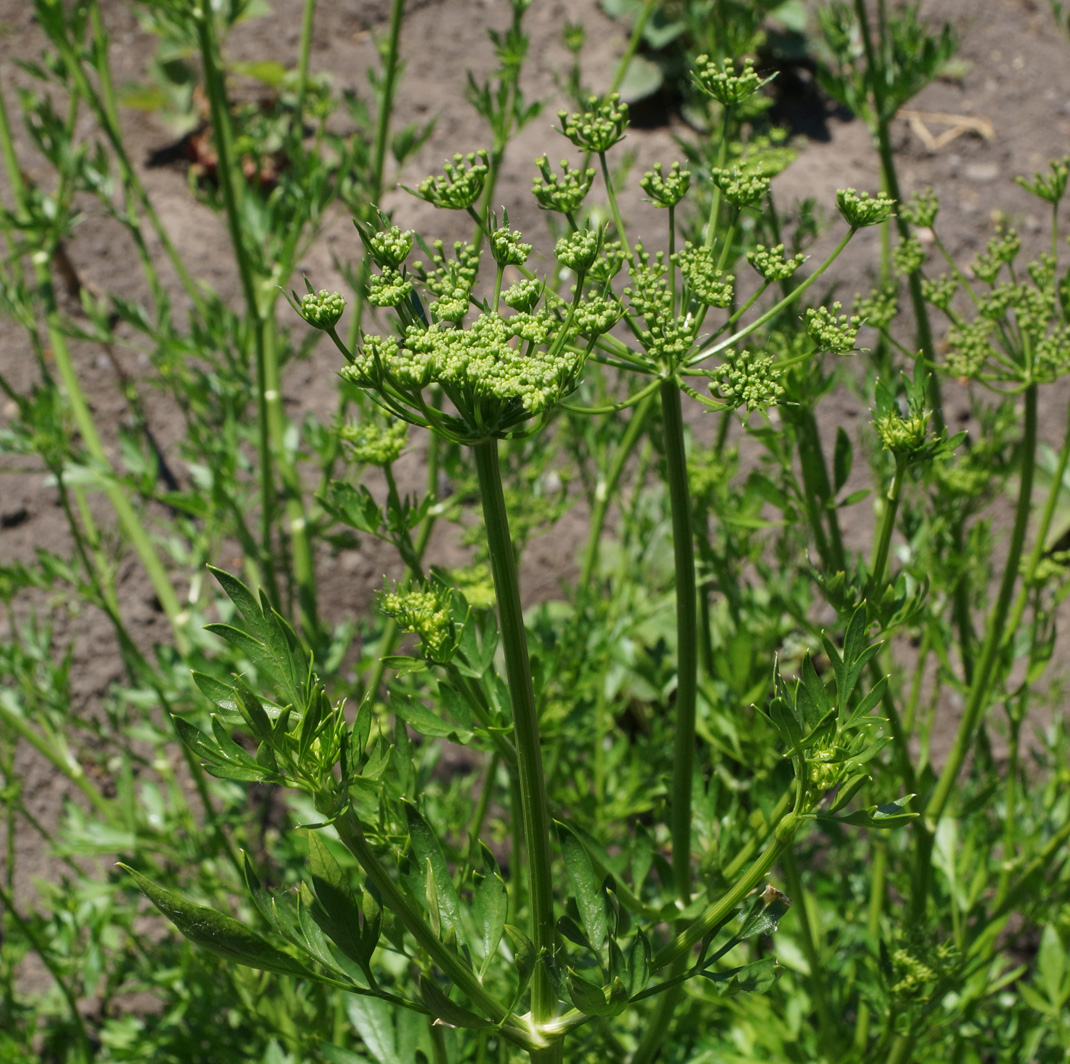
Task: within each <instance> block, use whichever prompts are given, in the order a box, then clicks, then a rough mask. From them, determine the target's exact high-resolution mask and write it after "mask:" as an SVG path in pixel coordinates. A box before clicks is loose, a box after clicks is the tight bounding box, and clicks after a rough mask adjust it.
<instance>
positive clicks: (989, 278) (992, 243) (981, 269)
mask: <svg viewBox="0 0 1070 1064" xmlns="http://www.w3.org/2000/svg"><path fill="white" fill-rule="evenodd" d="M1021 246H1022V242H1021V240H1020V239H1019V237H1018V234H1017V232H1015V230H1013V229H1011V228H1010V226H1007V225H1004V224H1003V223H1002V222H1000V223H999V224H998V225H997V226H996V234H995V236H993V237H992V239H991V240H989V242H988V244H987V246H986V247H985V250H984V251H983V252H981V254H980V255H978V256H977V258H976V259H974V261H973V262H972V263H971V265H970V268H971V269H972V270H973V272H974V275H975V276H977V277H979V278H980V279H981V280H982V281H984V283H985V284H992V282H993V281H995V279H996V276H997V275H998V274H999V271H1000V269H1001V268H1002V267H1003V266H1004V265H1007V266H1009V265H1010V264H1011V263H1012V262H1014V260H1015V259H1016V258H1017V257H1018V250H1019V248H1020V247H1021Z"/></svg>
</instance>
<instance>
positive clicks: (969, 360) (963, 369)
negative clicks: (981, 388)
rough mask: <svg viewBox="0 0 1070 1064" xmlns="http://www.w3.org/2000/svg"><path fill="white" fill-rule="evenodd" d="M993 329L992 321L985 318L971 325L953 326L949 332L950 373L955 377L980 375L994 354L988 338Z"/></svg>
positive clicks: (948, 363) (948, 369)
mask: <svg viewBox="0 0 1070 1064" xmlns="http://www.w3.org/2000/svg"><path fill="white" fill-rule="evenodd" d="M991 331H992V323H991V322H990V321H987V320H985V319H984V318H981V319H979V320H977V321H975V322H973V323H972V324H969V325H955V326H952V328H951V329H950V330H949V331H948V334H947V343H948V352H947V371H948V373H950V374H951V375H952V376H953V377H965V378H976V377H979V376H980V375H981V372H982V371H983V370H984V367H985V365H986V364H987V362H988V359H989V356H990V355H991V354H992V345H991V343H990V342H989V339H988V335H989V333H990V332H991Z"/></svg>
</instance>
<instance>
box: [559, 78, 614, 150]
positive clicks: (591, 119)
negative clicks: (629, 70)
mask: <svg viewBox="0 0 1070 1064" xmlns="http://www.w3.org/2000/svg"><path fill="white" fill-rule="evenodd" d="M557 117H558V120H559V121H560V122H561V129H560V132H561V133H563V134H564V135H565V136H566V137H568V139H569V140H570V141H572V143H573V144H575V145H576V147H577V148H582V149H583V150H584V151H589V152H592V153H594V154H596V155H600V154H602V153H603V152H607V151H609V149H610V148H612V147H613V145H614V144H619V143H620V141H622V140H623V139H624V135H625V131H626V130H627V128H628V105H627V104H626V103H622V102H621V98H620V93H617V92H615V93H613V94H612V95H611V96H610V97H609V99H608V100H606V101H605V102H604V103H600V102H599V100H598V97H597V96H592V97H591V98H590V99H589V100H588V103H587V110H586V111H584V112H582V113H579V114H569V113H568V111H558V112H557Z"/></svg>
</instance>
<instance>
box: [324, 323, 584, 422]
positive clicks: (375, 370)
mask: <svg viewBox="0 0 1070 1064" xmlns="http://www.w3.org/2000/svg"><path fill="white" fill-rule="evenodd" d="M525 323H526V324H527V325H538V326H540V328H539V329H538V330H537V331H535V332H533V333H529V336H530V341H531V343H530V344H529V347H528V349H521V348H520V347H518V346H516V344H515V341H514V337H515V336H516V335H518V333H519V332H520V331H521V330H522V329H523V328H524V325H525ZM553 327H554V319H553V318H552V317H550V316H548V315H546V314H543V315H542V316H541V317H540V316H538V315H536V316H527V317H524V316H521V315H514V316H513V317H512V318H502V317H500V316H499V315H498V314H496V313H493V312H484V313H482V314H480V315H479V316H478V317H477V318H476V319H475V321H474V322H473V323H472V325H471V326H470V327H469V328H467V329H460V328H452V327H444V326H441V325H433V326H431V327H425V326H423V325H422V324H415V325H410V326H409V327H408V328H407V329H406V331H405V334H404V336H403V337H402V338H401V339H400V340H397V339H394V338H392V337H383V336H366V337H365V338H364V343H363V346H362V347H361V349H360V350H359V351H358V352H357V354H356V355H355V356H354V358H353V361H352V362H351V363H350V364H349V365H347V366H344V367H343V368H342V370H341V375H342V377H343V379H345V380H347V381H350V382H351V383H353V384H355V385H357V386H358V387H362V388H370V389H373V390H374V391H375V393H376V399H377V401H378V402H379V403H380V405H382V406H383V407H385V408H386V409H387V410H388V411H390V412H391V413H392V414H394V415H395V416H397V417H399V418H401V419H403V420H405V421H409V422H411V423H413V424H416V425H426V426H430V427H432V428H434V429H435V430H436V431H438V432H439V433H440V434H441V435H443V436H446V437H447V438H449V439H453V440H454V441H455V442H458V443H479V442H482V441H484V440H488V439H503V438H507V437H510V436H514V435H517V434H522V432H523V426H524V424H525V423H526V422H527V421H529V420H530V419H531V418H533V417H536V416H540V415H544V414H547V413H549V411H550V410H551V408H552V407H553V406H554V405H555V404H556V403H557V402H558V401H560V400H561V399H562V398H563V397H564V396H565V395H567V394H568V393H569V392H570V391H572V389H573V388H574V387H575V385H576V381H577V378H578V376H579V373H580V370H581V369H582V366H583V357H582V355H579V354H576V353H572V352H568V351H565V350H564V344H563V343H562V342H558V343H555V344H550V345H549V346H548V347H547V346H542V345H543V344H545V343H546V342H547V340H549V339H550V333H551V331H552V329H553ZM559 339H560V340H563V339H564V337H560V338H559ZM432 384H438V385H440V386H441V387H442V390H443V392H444V393H445V395H446V397H447V398H448V399H449V400H450V402H451V403H452V405H453V407H454V408H455V410H456V413H455V414H454V413H450V414H447V413H443V412H442V411H439V410H435V409H433V408H431V407H430V406H429V405H428V404H427V403H426V402H425V400H424V398H423V390H424V389H425V388H427V387H428V386H429V385H432Z"/></svg>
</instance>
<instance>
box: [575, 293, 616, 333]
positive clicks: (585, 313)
mask: <svg viewBox="0 0 1070 1064" xmlns="http://www.w3.org/2000/svg"><path fill="white" fill-rule="evenodd" d="M623 316H624V308H623V307H622V306H621V305H620V303H618V302H617V300H616V299H614V298H612V297H611V296H588V297H587V298H586V299H582V300H580V302H579V303H578V304H577V305H576V311H575V314H574V316H573V319H572V321H573V324H574V325H575V326H576V330H577V331H578V332H579V333H580V335H582V336H586V337H588V338H591V337H595V336H601V335H602V333H607V332H609V330H610V329H612V328H613V326H614V325H616V324H617V322H618V321H620V319H621V318H622V317H623Z"/></svg>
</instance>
